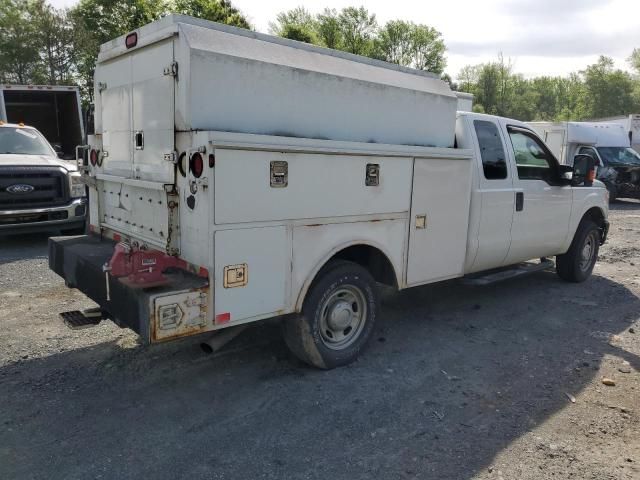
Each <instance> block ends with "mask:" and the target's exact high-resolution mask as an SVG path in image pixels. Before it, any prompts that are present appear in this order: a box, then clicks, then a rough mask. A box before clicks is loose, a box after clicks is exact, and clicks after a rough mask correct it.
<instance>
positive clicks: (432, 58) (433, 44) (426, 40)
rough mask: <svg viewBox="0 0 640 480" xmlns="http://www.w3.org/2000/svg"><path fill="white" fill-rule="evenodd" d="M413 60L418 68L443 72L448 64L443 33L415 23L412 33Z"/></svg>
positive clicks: (412, 64)
mask: <svg viewBox="0 0 640 480" xmlns="http://www.w3.org/2000/svg"><path fill="white" fill-rule="evenodd" d="M411 40H412V55H413V62H412V63H411V66H412V67H414V68H417V69H418V70H427V71H429V72H433V73H437V74H441V73H442V72H444V69H445V67H446V66H447V60H446V58H445V56H444V54H445V51H446V47H445V45H444V41H443V40H442V35H441V34H440V32H438V31H437V30H436V29H435V28H432V27H428V26H427V25H414V27H413V29H412V34H411Z"/></svg>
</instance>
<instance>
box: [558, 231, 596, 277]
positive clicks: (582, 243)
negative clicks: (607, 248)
mask: <svg viewBox="0 0 640 480" xmlns="http://www.w3.org/2000/svg"><path fill="white" fill-rule="evenodd" d="M600 239H601V233H600V228H599V227H598V226H597V225H596V224H595V223H594V222H593V221H592V220H588V219H583V220H582V222H580V225H579V226H578V230H577V231H576V234H575V236H574V237H573V241H572V242H571V247H569V250H568V251H567V253H565V254H564V255H558V256H556V272H557V273H558V275H559V276H560V278H562V279H563V280H566V281H567V282H574V283H581V282H584V281H585V280H586V279H587V278H589V277H590V276H591V273H592V272H593V267H595V264H596V261H597V260H598V252H599V251H600Z"/></svg>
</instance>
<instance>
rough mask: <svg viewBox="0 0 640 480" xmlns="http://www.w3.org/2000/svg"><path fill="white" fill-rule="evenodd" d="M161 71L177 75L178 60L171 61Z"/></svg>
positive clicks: (173, 75)
mask: <svg viewBox="0 0 640 480" xmlns="http://www.w3.org/2000/svg"><path fill="white" fill-rule="evenodd" d="M163 73H164V74H165V75H171V76H172V77H175V76H177V75H178V62H171V63H170V64H169V66H168V67H165V68H164V71H163Z"/></svg>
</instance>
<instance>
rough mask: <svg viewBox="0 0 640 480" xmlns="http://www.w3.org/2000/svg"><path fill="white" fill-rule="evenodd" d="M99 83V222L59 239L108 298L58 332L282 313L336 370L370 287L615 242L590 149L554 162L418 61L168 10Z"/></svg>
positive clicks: (62, 268)
mask: <svg viewBox="0 0 640 480" xmlns="http://www.w3.org/2000/svg"><path fill="white" fill-rule="evenodd" d="M95 81H96V95H95V98H96V118H95V123H96V135H95V136H93V137H92V138H91V140H90V144H91V145H90V147H89V148H90V154H89V157H90V165H89V166H88V168H86V169H85V175H84V179H85V181H86V183H87V184H88V185H89V189H90V211H91V226H90V231H91V234H90V235H88V236H80V237H74V238H52V239H51V240H50V243H49V263H50V267H51V268H52V269H53V270H54V271H55V272H57V273H58V274H59V275H61V276H62V277H63V278H64V279H65V281H66V283H67V285H68V286H70V287H73V288H78V289H79V290H81V291H82V292H84V293H85V294H86V295H88V296H89V297H90V298H91V299H93V300H94V301H95V302H96V303H97V304H98V305H99V307H98V308H97V309H94V310H92V311H85V312H79V311H75V312H66V313H64V314H62V315H63V318H64V319H65V321H66V322H67V323H68V324H69V325H70V326H75V327H83V326H87V325H91V324H95V323H97V322H99V321H100V320H101V319H103V318H108V319H112V320H113V321H115V322H116V323H117V324H119V325H121V326H126V327H129V328H132V329H133V330H135V331H136V332H138V334H139V335H140V336H141V337H142V339H143V340H144V341H145V342H149V343H156V342H163V341H167V340H171V339H175V338H179V337H184V336H187V335H196V334H204V333H208V332H216V331H218V330H223V329H227V328H229V327H234V326H239V325H244V324H247V323H250V322H254V321H258V320H262V319H267V318H272V317H282V319H283V320H282V323H283V330H284V336H285V338H286V341H287V344H288V345H289V346H290V348H291V350H292V351H293V352H294V353H295V354H296V355H297V356H298V357H299V358H301V359H302V360H304V361H305V362H308V363H309V364H312V365H315V366H317V367H320V368H332V367H336V366H340V365H344V364H346V363H349V362H351V361H352V360H354V359H355V358H356V357H357V355H358V354H359V353H360V352H361V351H362V349H363V348H364V346H365V345H366V343H367V341H368V339H369V338H370V336H371V333H372V330H373V328H374V324H375V322H376V320H377V318H378V316H379V315H380V306H379V294H378V284H386V285H389V286H392V287H394V288H397V289H405V288H409V287H414V286H418V285H424V284H428V283H433V282H439V281H443V280H447V279H452V278H464V279H465V280H466V281H470V282H474V283H477V284H483V283H489V282H492V281H498V280H504V279H506V278H512V277H514V276H518V275H522V274H524V273H529V272H532V271H537V270H540V269H545V268H549V267H551V266H553V262H552V261H551V260H549V257H554V256H555V257H556V264H555V267H556V270H557V272H558V274H559V275H560V277H562V278H563V279H565V280H568V281H572V282H581V281H584V280H585V279H587V278H588V277H589V276H590V274H591V272H592V270H593V267H594V264H595V262H596V259H597V255H598V249H599V246H600V245H601V244H602V243H603V242H604V241H605V239H606V235H607V230H608V221H607V215H608V207H607V205H608V202H607V191H606V189H605V188H604V186H603V185H602V183H600V182H598V181H593V175H594V171H593V160H592V159H591V157H588V156H584V155H583V156H578V157H577V158H576V161H575V162H574V166H573V167H567V166H562V165H560V164H559V163H558V161H557V160H556V158H554V156H553V155H552V154H551V152H550V151H549V149H548V148H547V147H546V146H545V144H544V143H543V142H542V141H541V140H540V139H539V138H538V137H537V136H536V134H535V133H534V132H533V131H532V130H531V129H529V128H528V127H527V126H526V125H524V124H523V123H520V122H517V121H515V120H509V119H506V118H498V117H492V116H487V115H480V114H474V113H456V105H457V98H456V95H455V93H454V92H452V91H450V90H449V88H448V86H447V85H446V84H445V83H444V82H442V81H441V80H439V79H438V78H437V77H435V76H433V75H430V74H427V73H425V72H418V71H414V70H410V69H405V68H402V67H398V66H396V65H390V64H386V63H383V62H379V61H375V60H370V59H366V58H362V57H357V56H354V55H348V54H344V53H341V52H334V51H331V50H326V49H321V48H316V47H313V46H310V45H306V44H300V43H297V42H292V41H288V40H284V39H280V38H274V37H270V36H266V35H261V34H258V33H255V32H248V31H244V30H238V29H234V28H231V27H226V26H222V25H218V24H214V23H210V22H205V21H202V20H196V19H192V18H188V17H183V16H175V15H171V16H168V17H166V18H164V19H162V20H160V21H158V22H155V23H152V24H150V25H147V26H145V27H143V28H141V29H139V30H137V31H135V32H132V33H130V34H129V35H127V36H123V37H121V38H117V39H115V40H114V41H112V42H110V43H108V44H105V45H103V46H102V49H101V52H100V56H99V58H98V64H97V69H96V75H95ZM531 259H535V262H529V263H524V262H526V261H528V260H531ZM236 330H237V329H236ZM227 332H228V331H227ZM216 334H217V335H223V334H222V333H219V332H216V333H215V334H214V335H216ZM214 338H215V337H214Z"/></svg>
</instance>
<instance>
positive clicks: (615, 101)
mask: <svg viewBox="0 0 640 480" xmlns="http://www.w3.org/2000/svg"><path fill="white" fill-rule="evenodd" d="M580 73H581V74H582V76H583V78H584V85H585V104H586V113H587V115H588V116H589V117H591V118H595V117H609V116H614V115H620V114H628V113H631V112H632V110H633V108H634V100H635V99H634V97H633V91H634V82H633V79H632V78H631V75H630V74H629V73H628V72H625V71H623V70H619V69H614V64H613V59H611V58H609V57H605V56H601V57H600V58H599V59H598V62H597V63H594V64H593V65H589V66H588V67H587V68H586V69H585V70H583V71H582V72H580Z"/></svg>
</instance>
